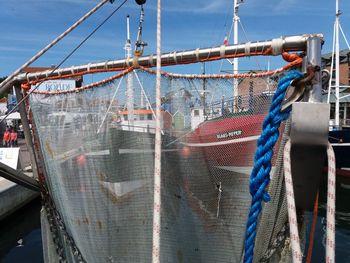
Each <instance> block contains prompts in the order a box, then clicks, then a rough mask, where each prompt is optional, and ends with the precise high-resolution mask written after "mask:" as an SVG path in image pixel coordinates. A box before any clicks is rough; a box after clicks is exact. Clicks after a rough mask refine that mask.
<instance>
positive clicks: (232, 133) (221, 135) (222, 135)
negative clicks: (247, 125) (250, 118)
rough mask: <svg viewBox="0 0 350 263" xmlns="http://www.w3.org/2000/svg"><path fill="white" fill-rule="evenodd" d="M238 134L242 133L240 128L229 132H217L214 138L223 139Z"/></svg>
mask: <svg viewBox="0 0 350 263" xmlns="http://www.w3.org/2000/svg"><path fill="white" fill-rule="evenodd" d="M240 135H242V130H235V131H230V132H225V133H218V134H216V138H217V139H225V138H229V137H234V136H240Z"/></svg>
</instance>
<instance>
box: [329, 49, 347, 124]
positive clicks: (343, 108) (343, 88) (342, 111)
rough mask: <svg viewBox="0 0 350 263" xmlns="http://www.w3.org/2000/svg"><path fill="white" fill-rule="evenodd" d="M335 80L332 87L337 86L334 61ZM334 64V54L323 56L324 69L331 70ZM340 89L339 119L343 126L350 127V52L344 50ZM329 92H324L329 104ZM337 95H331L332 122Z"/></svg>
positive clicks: (341, 54)
mask: <svg viewBox="0 0 350 263" xmlns="http://www.w3.org/2000/svg"><path fill="white" fill-rule="evenodd" d="M333 63H334V64H333V74H332V76H333V79H332V86H334V85H335V61H333ZM331 64H332V53H328V54H324V55H323V56H322V67H323V68H324V69H327V70H328V71H330V70H331ZM339 70H340V72H339V73H340V74H339V75H340V77H339V81H340V89H339V97H340V101H339V104H340V107H339V119H340V124H341V126H350V51H349V50H342V51H340V68H339ZM327 97H328V90H324V91H323V101H324V102H327ZM335 99H336V98H335V94H334V90H333V92H332V93H331V95H330V103H331V116H330V118H331V120H334V118H335Z"/></svg>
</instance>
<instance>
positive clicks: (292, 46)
mask: <svg viewBox="0 0 350 263" xmlns="http://www.w3.org/2000/svg"><path fill="white" fill-rule="evenodd" d="M309 38H317V39H319V40H320V41H321V39H323V35H322V34H314V35H297V36H288V37H281V38H278V39H273V40H268V41H262V42H252V43H249V45H246V44H239V45H230V46H224V45H222V46H217V47H211V48H202V49H195V50H188V51H179V52H177V51H175V52H170V53H165V54H162V55H161V66H171V65H181V64H188V63H197V62H203V60H205V59H212V60H220V59H224V58H229V57H230V56H234V55H244V54H247V52H249V54H250V56H252V54H251V53H254V52H266V51H268V50H270V49H271V48H272V47H274V50H280V51H286V52H295V51H305V50H306V46H307V42H308V39H309ZM280 53H281V52H276V53H274V54H272V55H279V54H280ZM247 55H248V54H247ZM133 60H134V59H133ZM133 60H131V59H120V60H114V61H106V62H100V63H93V64H86V65H81V66H74V67H70V68H62V69H58V70H56V71H55V72H53V73H52V74H50V73H51V71H50V70H48V71H43V72H37V73H30V74H20V75H19V76H18V77H16V78H15V79H16V80H18V81H20V82H26V81H27V80H29V81H31V80H37V79H43V78H46V77H48V76H53V77H58V78H60V77H64V76H66V75H70V74H72V73H73V72H74V73H81V72H85V71H87V70H88V69H90V70H107V69H111V68H118V69H120V70H123V69H126V68H128V67H130V66H132V65H133ZM135 60H137V64H138V65H140V66H143V67H154V66H155V65H156V56H155V55H149V56H144V57H140V58H137V59H136V58H135Z"/></svg>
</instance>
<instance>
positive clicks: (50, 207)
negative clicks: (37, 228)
mask: <svg viewBox="0 0 350 263" xmlns="http://www.w3.org/2000/svg"><path fill="white" fill-rule="evenodd" d="M43 205H44V207H45V211H46V214H47V220H48V222H49V227H50V231H51V233H52V240H53V242H54V244H55V248H56V253H57V255H58V261H59V262H60V263H65V262H67V259H66V256H65V254H64V250H65V249H64V247H65V244H67V243H68V245H69V247H70V248H71V251H72V252H73V255H74V257H75V258H76V259H77V262H79V263H85V262H86V261H85V259H84V258H83V255H82V254H81V252H80V250H79V248H78V247H77V245H76V244H75V242H74V239H73V238H72V237H71V235H70V234H69V233H68V231H67V229H66V227H65V224H64V222H63V220H62V217H61V216H60V214H59V212H58V210H57V209H56V207H55V205H54V203H53V201H52V199H51V196H50V195H49V194H48V193H44V194H43ZM62 233H63V236H64V238H65V240H66V242H65V243H64V242H63V240H62Z"/></svg>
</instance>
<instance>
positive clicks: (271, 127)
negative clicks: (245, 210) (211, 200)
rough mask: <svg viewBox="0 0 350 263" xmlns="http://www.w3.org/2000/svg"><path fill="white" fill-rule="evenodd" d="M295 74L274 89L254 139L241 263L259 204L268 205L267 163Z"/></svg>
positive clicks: (250, 250)
mask: <svg viewBox="0 0 350 263" xmlns="http://www.w3.org/2000/svg"><path fill="white" fill-rule="evenodd" d="M302 76H303V74H302V73H300V72H299V71H295V70H293V71H290V72H289V73H288V75H287V76H285V77H284V78H282V79H281V80H280V81H279V83H278V86H277V90H276V93H275V94H274V96H273V98H272V103H271V106H270V110H269V114H268V115H267V116H266V118H265V120H264V122H263V128H262V133H261V135H260V138H259V139H258V145H257V149H256V152H255V157H254V162H255V163H254V167H253V170H252V173H251V175H250V185H249V189H250V194H251V196H252V203H251V207H250V212H249V216H248V219H247V229H246V236H245V243H244V263H251V262H253V255H254V244H255V236H256V227H257V223H258V217H259V214H260V212H261V210H262V205H261V201H262V200H263V201H264V202H269V201H270V195H269V194H268V193H267V192H266V187H267V186H268V184H269V182H270V176H269V175H270V171H271V167H272V165H271V159H272V156H273V147H274V146H275V144H276V142H277V140H278V137H279V127H280V125H281V122H282V121H284V120H286V119H287V118H288V117H289V113H290V111H291V107H289V108H287V109H286V110H284V111H283V112H281V106H282V102H283V100H284V98H285V93H286V91H287V88H288V86H289V85H290V83H291V81H292V80H294V79H296V78H300V77H302Z"/></svg>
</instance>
